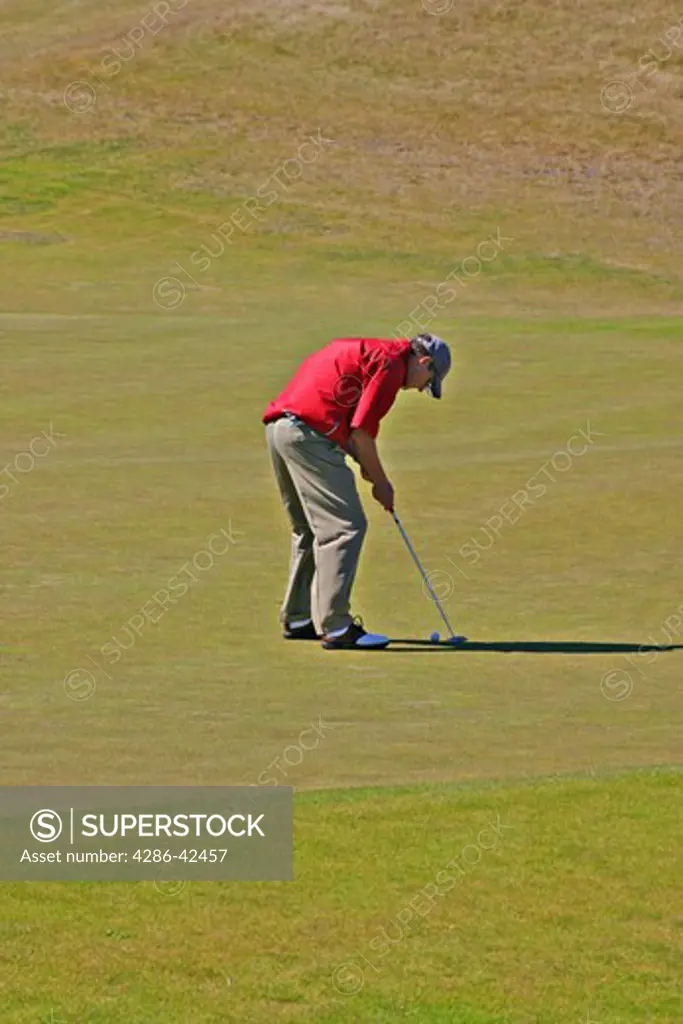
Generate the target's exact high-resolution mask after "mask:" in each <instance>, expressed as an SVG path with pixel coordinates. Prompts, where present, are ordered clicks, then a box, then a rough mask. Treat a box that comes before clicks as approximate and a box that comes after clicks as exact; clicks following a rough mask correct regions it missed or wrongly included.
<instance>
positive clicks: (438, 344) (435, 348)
mask: <svg viewBox="0 0 683 1024" xmlns="http://www.w3.org/2000/svg"><path fill="white" fill-rule="evenodd" d="M411 341H419V342H420V343H421V345H422V347H423V348H424V350H425V352H426V353H427V355H429V356H430V357H431V360H432V363H433V364H434V376H433V378H432V382H431V384H430V385H429V390H430V391H431V393H432V395H433V397H434V398H441V384H442V383H443V379H444V377H445V376H446V374H447V373H448V371H449V370H450V368H451V350H450V349H449V347H448V345H447V344H446V342H445V341H444V340H443V339H442V338H437V336H436V335H435V334H418V335H417V337H415V338H411Z"/></svg>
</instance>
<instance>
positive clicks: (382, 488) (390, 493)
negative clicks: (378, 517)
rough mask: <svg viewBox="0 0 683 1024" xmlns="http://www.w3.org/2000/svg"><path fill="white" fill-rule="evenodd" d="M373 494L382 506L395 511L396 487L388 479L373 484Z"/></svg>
mask: <svg viewBox="0 0 683 1024" xmlns="http://www.w3.org/2000/svg"><path fill="white" fill-rule="evenodd" d="M372 496H373V498H374V499H375V501H378V502H379V503H380V505H381V506H382V508H385V509H386V510H387V512H391V511H393V508H394V488H393V487H392V486H391V484H390V483H389V481H388V480H381V481H380V482H379V483H377V484H373V486H372Z"/></svg>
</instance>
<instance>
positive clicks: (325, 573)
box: [266, 416, 367, 633]
mask: <svg viewBox="0 0 683 1024" xmlns="http://www.w3.org/2000/svg"><path fill="white" fill-rule="evenodd" d="M266 438H267V441H268V448H269V450H270V457H271V459H272V462H273V468H274V470H275V476H276V478H277V482H278V486H279V488H280V495H281V497H282V501H283V503H284V506H285V509H286V510H287V514H288V515H289V519H290V522H291V525H292V555H291V562H290V568H289V580H288V583H287V592H286V594H285V599H284V602H283V604H282V609H281V611H280V619H281V621H282V622H283V623H284V622H285V621H296V620H297V619H311V618H312V619H313V623H314V625H315V627H316V629H317V631H318V632H319V633H330V632H333V631H334V630H337V629H345V628H346V627H347V626H348V625H350V623H351V615H350V613H349V607H350V601H351V587H352V586H353V581H354V578H355V575H356V569H357V567H358V558H359V556H360V551H361V547H362V545H363V538H364V537H365V532H366V529H367V520H366V518H365V513H364V512H363V506H362V505H361V501H360V497H359V495H358V490H357V488H356V480H355V477H354V475H353V473H352V472H351V470H350V469H349V467H348V466H347V465H346V460H345V457H344V453H343V451H342V449H341V448H340V447H339V446H338V445H336V444H335V443H334V442H333V441H328V440H327V438H326V437H323V435H322V434H319V433H317V431H315V430H312V429H311V428H310V427H309V426H307V425H306V424H305V423H303V422H302V421H301V420H299V419H291V418H289V417H286V416H284V417H282V418H281V419H279V420H275V422H273V423H268V424H267V426H266Z"/></svg>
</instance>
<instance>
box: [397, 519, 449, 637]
mask: <svg viewBox="0 0 683 1024" xmlns="http://www.w3.org/2000/svg"><path fill="white" fill-rule="evenodd" d="M390 511H391V515H392V516H393V519H394V522H395V523H396V525H397V526H398V529H399V531H400V534H401V536H402V537H403V540H404V541H405V544H406V547H407V548H408V551H410V554H411V555H412V558H413V561H414V562H415V565H416V566H417V568H418V569H419V571H420V575H421V576H422V579H423V580H424V582H425V585H426V587H427V589H428V590H429V594H430V596H431V599H432V601H433V602H434V604H435V605H436V607H437V608H438V609H439V614H440V615H441V618H442V619H443V621H444V622H445V624H446V628H447V629H448V632H449V633H450V636H449V638H448V639H447V640H445V641H444V642H445V643H447V644H452V645H454V646H455V645H457V644H464V643H465V641H466V640H467V637H466V636H461V635H459V634H456V633H455V632H454V630H453V627H452V626H451V624H450V622H449V621H448V616H447V615H446V612H445V611H444V609H443V606H442V604H441V601H439V599H438V597H437V596H436V593H435V591H434V587H433V586H432V584H431V582H430V580H429V577H428V576H427V573H426V572H425V571H424V569H423V568H422V563H421V562H420V559H419V558H418V557H417V554H416V552H415V548H414V547H413V545H412V544H411V543H410V538H409V537H408V534H407V533H406V531H405V530H404V528H403V523H402V522H401V520H400V519H399V518H398V516H397V515H396V512H395V510H394V509H393V508H392V509H391V510H390ZM438 636H439V634H438V633H432V636H431V640H432V643H438V642H439V640H438ZM435 637H436V639H435Z"/></svg>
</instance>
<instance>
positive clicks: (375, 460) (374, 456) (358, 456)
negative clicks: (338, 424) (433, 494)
mask: <svg viewBox="0 0 683 1024" xmlns="http://www.w3.org/2000/svg"><path fill="white" fill-rule="evenodd" d="M348 450H349V452H350V453H351V455H352V456H353V458H354V459H355V460H356V462H357V463H358V464H359V465H360V468H361V472H362V474H363V477H364V479H365V480H368V481H369V482H370V483H372V485H373V488H372V494H373V497H374V498H375V500H376V501H378V502H379V503H380V505H382V506H383V507H384V508H386V509H388V510H389V511H391V509H393V507H394V488H393V487H392V486H391V484H390V483H389V478H388V476H387V474H386V473H385V471H384V466H383V465H382V461H381V459H380V457H379V453H378V451H377V444H376V442H375V439H374V437H372V436H371V435H370V434H368V433H367V431H365V430H361V429H360V428H356V429H355V430H352V431H351V435H350V437H349V441H348Z"/></svg>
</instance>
